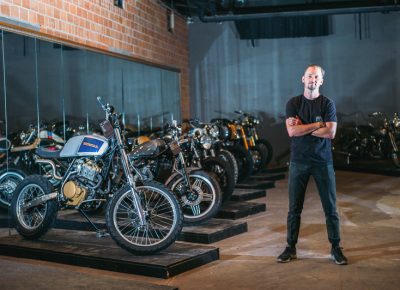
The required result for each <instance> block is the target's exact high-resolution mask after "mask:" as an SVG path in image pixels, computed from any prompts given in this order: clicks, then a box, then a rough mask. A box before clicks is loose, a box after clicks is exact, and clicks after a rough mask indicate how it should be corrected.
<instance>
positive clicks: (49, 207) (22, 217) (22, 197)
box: [11, 175, 58, 240]
mask: <svg viewBox="0 0 400 290" xmlns="http://www.w3.org/2000/svg"><path fill="white" fill-rule="evenodd" d="M52 191H53V186H52V185H51V183H50V182H49V181H48V180H47V179H46V178H44V177H42V176H40V175H31V176H28V177H26V178H25V179H24V180H22V181H21V183H20V184H18V186H17V188H16V190H15V193H14V195H13V198H12V201H11V215H12V219H13V221H14V223H15V229H16V230H17V231H18V233H19V234H20V235H22V236H23V237H25V238H26V239H31V240H34V239H38V238H39V237H41V236H42V235H44V234H45V233H46V232H47V231H48V230H49V229H50V228H51V227H52V225H53V223H54V221H55V220H56V217H57V212H58V206H57V202H56V201H55V200H54V199H53V200H48V201H45V202H43V203H41V204H38V205H36V206H31V207H29V203H30V202H32V201H33V200H35V199H36V198H38V197H40V196H43V195H46V194H49V193H51V192H52ZM27 206H28V208H25V207H27Z"/></svg>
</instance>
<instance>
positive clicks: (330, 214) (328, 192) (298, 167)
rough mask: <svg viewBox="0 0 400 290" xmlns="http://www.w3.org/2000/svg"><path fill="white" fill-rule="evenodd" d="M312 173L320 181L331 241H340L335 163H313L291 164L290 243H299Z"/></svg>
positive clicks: (288, 235) (288, 240) (335, 242)
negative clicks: (301, 221)
mask: <svg viewBox="0 0 400 290" xmlns="http://www.w3.org/2000/svg"><path fill="white" fill-rule="evenodd" d="M310 176H313V177H314V180H315V182H316V184H317V188H318V192H319V197H320V199H321V203H322V207H323V209H324V213H325V219H326V229H327V232H328V239H329V242H330V243H331V244H332V245H333V246H337V245H339V243H340V233H339V216H338V213H337V210H336V183H335V171H334V169H333V164H331V163H329V164H325V165H313V164H301V163H293V162H292V163H290V167H289V213H288V217H287V242H288V244H289V245H292V246H295V245H296V243H297V240H298V237H299V230H300V220H301V212H302V210H303V204H304V197H305V192H306V188H307V184H308V181H309V179H310Z"/></svg>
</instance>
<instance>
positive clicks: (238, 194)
mask: <svg viewBox="0 0 400 290" xmlns="http://www.w3.org/2000/svg"><path fill="white" fill-rule="evenodd" d="M265 196H267V192H266V190H265V189H242V188H235V190H234V191H233V194H232V196H231V200H232V201H246V200H251V199H256V198H260V197H265Z"/></svg>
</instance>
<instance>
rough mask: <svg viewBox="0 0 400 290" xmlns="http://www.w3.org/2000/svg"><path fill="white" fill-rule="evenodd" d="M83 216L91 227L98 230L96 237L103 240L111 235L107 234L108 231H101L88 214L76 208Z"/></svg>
mask: <svg viewBox="0 0 400 290" xmlns="http://www.w3.org/2000/svg"><path fill="white" fill-rule="evenodd" d="M76 209H77V210H78V211H79V213H80V214H81V215H83V217H84V218H85V219H86V220H87V221H88V222H89V223H90V225H91V226H92V227H93V228H94V229H95V230H96V237H97V238H102V237H107V236H108V235H109V233H107V231H106V230H101V229H99V228H98V227H97V226H96V225H95V224H94V223H93V222H92V221H91V220H90V219H89V217H88V216H87V214H86V213H85V212H84V211H83V210H82V209H81V208H79V207H77V208H76Z"/></svg>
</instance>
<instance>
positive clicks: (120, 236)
mask: <svg viewBox="0 0 400 290" xmlns="http://www.w3.org/2000/svg"><path fill="white" fill-rule="evenodd" d="M136 191H137V193H138V194H139V197H140V200H141V202H142V207H143V209H144V211H145V215H146V216H145V218H146V224H145V225H143V226H140V224H139V217H138V214H137V209H136V207H135V205H134V202H133V199H132V192H131V188H130V187H129V186H124V187H122V188H121V189H120V190H119V191H118V192H117V193H116V194H115V195H114V196H113V197H112V199H111V200H110V201H109V203H108V205H107V210H106V224H107V229H108V231H109V233H110V235H111V237H112V239H113V240H114V241H115V242H116V243H117V244H118V245H119V246H120V247H121V248H123V249H125V250H127V251H128V252H130V253H132V254H135V255H151V254H155V253H157V252H159V251H161V250H163V249H165V248H167V247H169V246H170V245H171V244H172V243H173V242H175V240H176V239H177V238H178V235H179V234H180V232H181V230H182V224H183V217H182V212H181V209H180V207H179V204H178V202H177V200H176V198H175V197H174V195H173V194H172V193H171V192H170V191H169V190H168V189H167V188H165V186H163V185H162V184H159V183H158V182H155V181H146V182H143V185H140V186H137V187H136Z"/></svg>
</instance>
